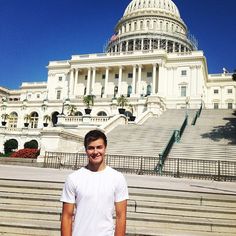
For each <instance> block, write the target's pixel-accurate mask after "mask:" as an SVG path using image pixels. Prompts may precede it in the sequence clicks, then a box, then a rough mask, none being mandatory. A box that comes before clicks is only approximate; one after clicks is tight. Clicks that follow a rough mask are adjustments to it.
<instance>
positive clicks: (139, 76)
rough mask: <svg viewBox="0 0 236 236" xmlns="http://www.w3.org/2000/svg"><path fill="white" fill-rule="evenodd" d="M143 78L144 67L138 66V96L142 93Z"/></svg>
mask: <svg viewBox="0 0 236 236" xmlns="http://www.w3.org/2000/svg"><path fill="white" fill-rule="evenodd" d="M141 76H142V65H138V83H137V94H138V95H141V93H142V86H141Z"/></svg>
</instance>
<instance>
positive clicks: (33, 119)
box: [30, 112, 39, 129]
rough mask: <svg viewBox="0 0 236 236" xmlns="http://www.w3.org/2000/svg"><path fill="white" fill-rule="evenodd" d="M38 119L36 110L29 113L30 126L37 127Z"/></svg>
mask: <svg viewBox="0 0 236 236" xmlns="http://www.w3.org/2000/svg"><path fill="white" fill-rule="evenodd" d="M38 120H39V115H38V113H37V112H32V113H31V121H30V127H31V128H33V129H37V128H38Z"/></svg>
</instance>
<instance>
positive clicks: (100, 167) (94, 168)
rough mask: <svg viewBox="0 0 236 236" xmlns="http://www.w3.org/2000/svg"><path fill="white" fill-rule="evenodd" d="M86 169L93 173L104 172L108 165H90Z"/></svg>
mask: <svg viewBox="0 0 236 236" xmlns="http://www.w3.org/2000/svg"><path fill="white" fill-rule="evenodd" d="M86 168H87V169H88V170H90V171H93V172H99V171H103V170H104V169H105V168H106V164H105V163H101V164H98V165H91V163H88V165H87V166H86Z"/></svg>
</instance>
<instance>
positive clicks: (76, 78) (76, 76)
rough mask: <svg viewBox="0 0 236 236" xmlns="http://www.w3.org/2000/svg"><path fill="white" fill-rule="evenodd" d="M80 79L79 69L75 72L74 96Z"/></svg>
mask: <svg viewBox="0 0 236 236" xmlns="http://www.w3.org/2000/svg"><path fill="white" fill-rule="evenodd" d="M78 77H79V69H76V70H75V79H74V88H73V96H75V92H76V84H77V83H78Z"/></svg>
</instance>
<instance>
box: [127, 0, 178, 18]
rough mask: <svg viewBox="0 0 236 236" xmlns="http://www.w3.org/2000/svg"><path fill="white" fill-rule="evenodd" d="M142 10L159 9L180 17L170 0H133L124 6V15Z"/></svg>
mask: <svg viewBox="0 0 236 236" xmlns="http://www.w3.org/2000/svg"><path fill="white" fill-rule="evenodd" d="M142 11H161V12H165V13H168V14H172V15H175V16H177V17H178V18H180V14H179V10H178V8H177V7H176V5H175V4H174V3H173V2H172V1H171V0H133V1H132V2H131V3H130V4H129V5H128V7H127V8H126V10H125V13H124V17H125V16H128V15H131V14H133V13H137V12H142Z"/></svg>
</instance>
